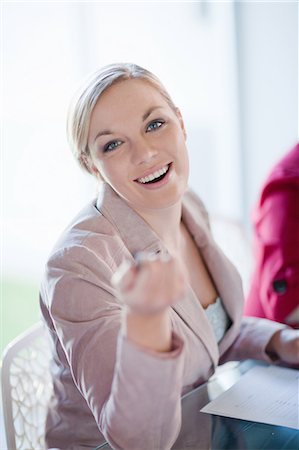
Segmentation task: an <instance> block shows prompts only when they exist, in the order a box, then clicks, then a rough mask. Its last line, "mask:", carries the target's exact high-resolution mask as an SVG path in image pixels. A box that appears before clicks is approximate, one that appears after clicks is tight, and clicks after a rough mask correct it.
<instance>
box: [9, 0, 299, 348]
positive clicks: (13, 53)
mask: <svg viewBox="0 0 299 450" xmlns="http://www.w3.org/2000/svg"><path fill="white" fill-rule="evenodd" d="M1 15H2V69H1V76H2V112H3V121H2V143H1V144H2V145H1V147H2V169H1V188H2V194H1V200H2V210H1V220H2V235H1V243H2V249H1V257H2V258H1V264H2V267H1V278H2V279H1V324H2V326H1V353H2V350H3V348H4V347H5V345H6V344H7V343H8V342H9V341H10V340H11V339H12V338H13V337H14V336H16V335H17V334H19V333H20V332H21V331H22V330H24V329H25V328H27V327H28V326H29V325H30V324H32V323H34V322H36V321H37V319H38V317H39V311H38V308H39V307H38V289H39V283H40V280H41V278H42V274H43V267H44V263H45V261H46V258H47V255H48V253H49V252H50V250H51V248H52V246H53V244H54V243H55V241H56V239H57V237H58V235H59V234H60V232H61V231H62V230H63V228H64V227H65V226H66V225H67V224H68V222H69V221H70V220H71V219H72V217H73V216H74V215H75V214H76V213H77V212H78V211H79V209H80V208H81V207H82V206H84V205H85V203H87V202H88V201H89V200H90V199H91V198H92V197H94V196H95V194H96V186H95V183H94V181H93V179H92V178H90V177H89V176H88V175H85V174H84V173H83V172H81V171H80V169H79V167H78V166H77V164H76V162H75V161H74V159H73V157H72V155H71V152H70V150H69V148H68V145H67V142H66V133H65V119H66V112H67V108H68V104H69V101H70V99H71V97H72V95H73V92H74V91H75V90H76V89H77V87H78V86H79V84H80V83H81V82H82V80H83V79H85V78H86V76H87V75H88V74H89V73H90V72H93V71H95V70H96V69H97V68H99V67H101V66H103V65H105V64H109V63H112V62H117V61H128V62H136V63H137V64H140V65H142V66H144V67H146V68H148V69H149V70H151V71H153V72H154V73H156V74H157V75H158V76H159V77H160V78H161V80H162V82H163V83H164V84H165V85H166V87H167V88H168V90H169V92H170V94H171V95H172V97H173V99H174V101H175V102H176V104H177V105H178V106H179V107H180V109H181V112H182V114H183V117H184V119H185V123H186V127H187V133H188V147H189V151H190V160H191V177H190V185H191V187H192V188H193V189H194V190H195V191H196V192H197V193H198V194H199V195H200V196H201V197H202V198H203V200H204V202H205V203H206V206H207V208H208V210H209V211H210V212H211V214H212V215H215V216H221V217H226V218H227V219H229V220H233V221H237V222H238V223H241V224H242V226H243V227H244V229H245V230H246V233H247V236H248V239H250V235H251V228H250V215H251V211H252V208H253V205H254V203H255V201H256V199H257V196H258V193H259V189H260V187H261V184H262V182H263V180H264V178H265V177H266V175H267V173H268V171H269V170H270V168H271V166H272V165H273V164H274V162H276V160H277V159H278V158H280V157H281V156H282V155H283V154H284V153H285V152H286V151H287V150H288V149H289V148H290V147H291V146H293V145H294V144H295V142H296V141H297V139H298V4H297V1H294V2H286V1H281V2H262V3H261V2H242V1H240V2H233V1H232V2H208V1H200V2H187V1H186V2H184V1H181V2H162V1H158V2H156V1H151V2H128V1H123V2H122V1H118V2H113V1H109V2H88V1H86V2H83V1H81V2H71V1H70V2H64V1H60V2H54V1H51V2H43V1H39V2H26V1H25V2H2V6H1Z"/></svg>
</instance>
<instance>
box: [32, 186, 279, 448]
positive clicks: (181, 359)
mask: <svg viewBox="0 0 299 450" xmlns="http://www.w3.org/2000/svg"><path fill="white" fill-rule="evenodd" d="M183 220H184V222H185V224H186V226H187V227H188V229H189V230H190V232H191V233H192V235H193V236H194V239H195V241H196V243H197V245H198V248H199V250H200V252H201V254H202V256H203V258H204V260H205V262H206V264H207V267H208V269H209V271H210V273H211V276H212V277H213V280H214V282H215V284H216V286H217V289H218V292H219V294H220V296H221V297H222V299H223V302H224V305H225V308H226V310H227V312H228V314H229V316H230V319H231V326H230V328H229V329H228V331H227V332H226V334H225V336H224V338H223V339H222V340H221V341H220V343H219V346H218V345H217V342H216V339H215V336H214V334H213V330H212V328H211V326H210V324H209V322H208V320H207V318H206V315H205V313H204V310H203V308H202V306H201V304H200V302H199V301H198V299H197V298H196V297H195V294H194V292H193V290H192V288H191V287H190V288H189V292H188V294H187V295H186V297H185V298H184V299H183V300H182V301H181V302H179V303H178V304H177V305H176V306H175V307H173V308H172V309H171V319H172V325H173V351H171V352H169V353H164V354H162V353H159V354H158V353H155V352H151V351H147V350H144V349H143V348H140V347H138V346H136V345H134V344H133V343H131V342H129V341H128V340H127V339H126V338H125V337H124V336H123V335H122V333H121V332H120V322H121V314H122V307H123V305H122V303H121V301H120V300H119V298H117V293H116V292H115V290H114V288H113V287H112V285H111V283H110V279H111V276H112V274H113V273H114V271H115V269H116V268H117V267H118V265H119V264H120V263H121V262H122V260H123V259H124V258H127V259H128V260H132V258H133V256H132V255H133V254H134V253H135V252H137V251H150V252H167V250H166V248H165V247H164V245H163V243H162V242H161V241H160V239H159V238H158V236H157V235H156V234H155V233H154V232H153V231H152V229H151V228H149V226H148V225H147V224H146V223H145V222H144V221H143V219H142V218H141V217H140V216H139V215H137V214H136V213H135V212H134V211H133V210H132V209H131V208H130V207H129V206H128V205H127V204H126V203H125V202H124V201H123V200H122V199H121V198H120V197H119V196H117V195H116V193H115V192H114V191H113V190H112V189H111V188H110V187H109V186H108V185H103V190H102V192H101V194H100V195H99V198H98V199H97V200H96V201H95V202H92V203H90V204H89V205H88V206H87V207H86V208H85V209H84V210H83V211H81V213H80V214H79V215H78V216H77V217H76V218H75V220H74V221H73V223H72V224H71V225H70V226H69V227H68V229H67V230H66V231H65V232H64V234H63V236H62V238H61V239H60V241H59V242H58V243H57V245H56V247H55V249H54V250H53V252H52V254H51V256H50V258H49V261H48V263H47V267H46V273H45V278H44V281H43V283H42V287H41V310H42V313H43V316H44V319H45V321H46V323H47V326H48V328H49V330H50V336H51V340H52V343H53V362H52V373H53V379H54V395H53V399H52V403H51V407H50V409H49V415H48V421H47V430H46V440H47V444H48V446H49V447H57V448H60V449H83V448H92V447H95V446H97V445H99V444H101V443H102V442H104V440H108V442H109V443H110V445H111V446H112V447H113V448H115V449H127V450H141V449H142V450H158V449H161V450H166V449H169V448H171V446H172V445H173V443H174V441H175V439H176V437H177V435H178V433H179V430H180V424H181V401H180V398H181V395H182V394H183V393H186V392H187V391H189V390H191V389H193V388H194V387H196V386H198V385H199V384H201V383H203V382H204V381H206V380H207V379H208V378H209V377H210V376H211V375H212V373H213V372H214V370H215V367H216V366H217V364H218V363H219V362H220V363H222V362H225V361H227V360H229V359H244V358H257V359H264V360H268V357H267V356H266V354H265V352H264V348H265V346H266V344H267V342H268V340H269V338H270V337H271V336H272V334H273V333H274V332H275V331H277V330H278V329H279V328H281V325H278V324H276V323H273V322H270V321H267V320H258V319H254V318H246V319H242V312H243V293H242V286H241V281H240V277H239V275H238V273H237V271H236V269H235V267H234V266H233V265H232V264H231V263H230V262H229V261H228V259H227V258H226V257H225V255H224V254H223V253H222V252H221V250H220V249H219V248H218V246H217V245H216V243H215V242H214V240H213V237H212V236H211V232H210V229H209V225H208V217H207V213H206V211H205V209H204V207H203V205H202V203H201V201H200V200H199V199H198V198H197V197H196V196H195V194H193V193H191V192H188V193H187V194H186V195H185V198H184V202H183Z"/></svg>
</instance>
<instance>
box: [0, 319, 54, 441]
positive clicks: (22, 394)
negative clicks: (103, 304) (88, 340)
mask: <svg viewBox="0 0 299 450" xmlns="http://www.w3.org/2000/svg"><path fill="white" fill-rule="evenodd" d="M49 360H50V348H49V344H48V341H47V338H46V335H45V331H44V328H43V325H42V324H41V323H37V324H36V325H34V326H33V327H31V328H30V329H28V330H27V331H25V332H24V333H23V334H22V335H20V336H18V337H17V338H16V339H15V340H14V341H12V342H11V343H10V344H9V345H8V347H7V348H6V350H5V352H4V354H3V361H2V370H1V384H2V402H3V415H4V425H5V432H6V441H7V448H8V450H16V449H22V450H25V449H26V450H28V449H34V450H42V449H45V444H44V426H45V420H46V413H47V404H48V401H49V398H50V395H51V392H52V382H51V376H50V372H49Z"/></svg>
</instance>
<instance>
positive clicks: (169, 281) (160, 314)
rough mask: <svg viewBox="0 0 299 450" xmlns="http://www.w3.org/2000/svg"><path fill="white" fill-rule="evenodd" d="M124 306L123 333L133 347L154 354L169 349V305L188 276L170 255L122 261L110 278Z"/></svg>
mask: <svg viewBox="0 0 299 450" xmlns="http://www.w3.org/2000/svg"><path fill="white" fill-rule="evenodd" d="M112 282H113V284H114V285H115V286H116V288H117V289H118V290H119V293H120V296H121V298H122V299H123V301H124V303H125V304H126V306H127V308H126V314H125V319H126V320H125V321H124V332H125V334H126V335H127V337H128V338H129V339H131V340H132V341H134V342H135V343H136V344H139V345H142V346H144V347H146V348H149V349H151V350H155V351H169V350H171V334H172V333H171V324H170V317H169V306H170V305H174V304H175V303H176V302H177V301H179V300H180V299H181V298H182V297H183V296H184V294H185V293H186V289H187V273H186V271H185V269H184V267H183V265H182V263H181V262H180V261H179V260H178V259H176V258H173V257H171V256H166V257H165V256H160V255H154V254H150V253H140V254H138V255H137V258H136V264H135V265H131V264H130V263H129V262H127V261H126V262H123V263H122V264H121V266H120V267H119V269H118V270H117V272H116V273H115V275H114V276H113V279H112Z"/></svg>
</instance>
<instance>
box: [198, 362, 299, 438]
mask: <svg viewBox="0 0 299 450" xmlns="http://www.w3.org/2000/svg"><path fill="white" fill-rule="evenodd" d="M298 397H299V371H298V370H294V369H286V368H283V367H276V366H268V367H261V366H257V367H254V368H253V369H251V370H249V371H248V372H246V373H245V374H244V375H243V376H242V377H241V378H240V380H239V381H238V382H237V383H236V384H234V385H233V386H232V387H231V388H230V389H228V390H227V391H225V392H224V393H223V394H221V395H220V396H219V397H217V398H216V399H215V400H213V401H211V402H210V403H208V404H207V405H206V406H205V407H204V408H203V409H201V412H205V413H209V414H216V415H218V416H226V417H234V418H236V419H243V420H250V421H254V422H261V423H267V424H271V425H280V426H284V427H290V428H295V429H297V430H298V429H299V405H298Z"/></svg>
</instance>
